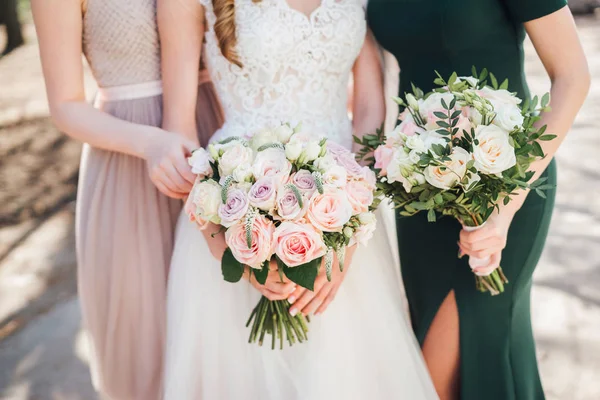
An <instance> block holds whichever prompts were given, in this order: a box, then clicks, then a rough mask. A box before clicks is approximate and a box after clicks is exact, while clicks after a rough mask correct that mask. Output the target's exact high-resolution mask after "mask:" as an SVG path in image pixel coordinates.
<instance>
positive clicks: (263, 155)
mask: <svg viewBox="0 0 600 400" xmlns="http://www.w3.org/2000/svg"><path fill="white" fill-rule="evenodd" d="M291 170H292V164H291V163H290V162H289V160H288V159H287V158H286V156H285V151H283V150H282V149H278V148H268V149H266V150H263V151H261V152H259V153H258V154H257V155H256V158H255V159H254V164H253V165H252V173H253V174H254V177H255V178H256V179H260V178H262V177H265V176H269V177H273V178H275V179H277V180H278V181H279V182H284V181H285V180H287V178H288V177H289V175H290V172H291Z"/></svg>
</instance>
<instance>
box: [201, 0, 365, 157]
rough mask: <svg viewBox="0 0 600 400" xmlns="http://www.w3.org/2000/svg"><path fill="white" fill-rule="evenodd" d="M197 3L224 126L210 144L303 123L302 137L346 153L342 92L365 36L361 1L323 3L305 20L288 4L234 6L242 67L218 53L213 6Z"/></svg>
mask: <svg viewBox="0 0 600 400" xmlns="http://www.w3.org/2000/svg"><path fill="white" fill-rule="evenodd" d="M200 2H201V3H202V4H203V5H204V6H205V10H206V20H207V22H208V31H207V33H206V48H205V52H206V60H207V65H208V69H209V71H210V74H211V78H212V80H213V83H214V84H215V86H216V89H217V92H218V94H219V97H220V100H221V104H222V106H223V109H224V112H225V121H226V122H225V125H224V126H223V128H221V129H220V130H219V131H218V132H217V133H216V134H215V135H214V136H213V140H220V139H223V138H225V137H229V136H245V135H249V134H252V133H253V132H255V131H257V130H260V129H263V128H266V127H269V126H273V125H276V124H279V123H281V122H292V123H296V122H302V125H303V127H304V128H305V131H306V130H310V131H311V132H314V133H315V134H318V135H320V136H326V137H328V138H331V139H333V140H336V141H338V142H339V143H341V144H344V145H346V146H350V144H351V141H352V135H351V132H352V127H351V123H350V120H349V118H348V113H347V88H348V80H349V76H350V71H351V69H352V66H353V64H354V61H355V59H356V57H357V56H358V54H359V52H360V49H361V48H362V44H363V41H364V38H365V34H366V22H365V15H364V9H363V6H362V4H363V1H362V0H322V3H321V5H320V6H319V7H318V8H317V9H316V10H315V11H314V12H313V13H312V14H311V15H310V16H306V15H305V14H303V13H302V12H300V11H298V10H295V9H294V8H292V7H291V6H290V5H289V4H288V3H287V0H262V1H261V2H258V3H254V2H252V1H251V0H236V1H235V7H236V9H235V12H236V24H237V38H238V44H237V52H238V55H239V58H240V61H241V62H242V64H243V68H240V67H238V66H236V65H234V64H232V63H230V62H229V61H228V60H227V59H226V58H225V57H223V55H222V54H221V51H220V49H219V45H218V40H217V38H216V36H215V34H214V31H213V25H214V23H215V19H216V18H215V15H214V13H213V11H212V2H211V1H210V0H200Z"/></svg>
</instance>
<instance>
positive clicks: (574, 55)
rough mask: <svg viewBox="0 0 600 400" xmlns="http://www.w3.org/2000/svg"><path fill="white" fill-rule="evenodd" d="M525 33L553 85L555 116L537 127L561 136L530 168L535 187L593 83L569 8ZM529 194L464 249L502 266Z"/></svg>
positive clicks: (467, 238)
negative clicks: (502, 256)
mask: <svg viewBox="0 0 600 400" xmlns="http://www.w3.org/2000/svg"><path fill="white" fill-rule="evenodd" d="M525 28H526V29H527V33H528V34H529V37H530V38H531V41H532V42H533V45H534V46H535V49H536V51H537V53H538V55H539V56H540V59H541V60H542V62H543V64H544V67H545V68H546V71H547V72H548V75H549V76H550V79H551V82H552V88H551V91H550V94H551V99H552V100H551V107H552V111H550V112H547V113H544V114H543V116H542V119H541V121H540V122H539V125H540V126H542V125H547V126H548V128H547V130H546V132H548V133H550V134H554V135H556V136H557V137H556V139H554V140H551V141H548V142H541V143H540V144H541V145H542V149H543V150H544V152H545V153H546V157H545V158H544V159H542V160H538V161H536V162H535V163H533V164H532V166H531V169H532V170H533V171H535V175H534V177H533V179H532V182H533V181H534V180H536V179H537V178H539V177H540V175H541V174H542V173H543V172H544V170H545V169H546V167H547V166H548V164H549V163H550V161H551V160H552V157H554V155H555V154H556V151H557V150H558V148H559V146H560V145H561V143H562V142H563V140H564V139H565V137H566V136H567V133H568V131H569V130H570V129H571V125H572V124H573V121H574V120H575V117H576V116H577V113H578V112H579V109H580V108H581V106H582V104H583V101H584V100H585V98H586V96H587V93H588V90H589V87H590V80H591V78H590V72H589V69H588V65H587V60H586V57H585V54H584V52H583V48H582V47H581V43H580V41H579V37H578V36H577V29H576V27H575V21H574V20H573V16H572V15H571V11H570V10H569V8H568V7H564V8H562V9H560V10H558V11H556V12H554V13H552V14H550V15H547V16H545V17H542V18H539V19H536V20H533V21H530V22H527V23H525ZM527 194H528V191H527V190H522V191H520V192H519V193H518V195H516V196H513V197H512V201H511V202H510V203H508V204H507V205H506V206H501V207H500V212H499V213H497V214H495V215H494V216H493V217H492V221H491V222H492V223H491V224H488V225H489V226H488V225H486V227H484V228H483V229H480V230H478V231H475V232H466V231H462V232H461V246H462V248H463V250H464V251H465V252H466V253H467V254H471V255H475V256H477V257H480V258H485V257H487V256H494V258H495V260H497V261H498V262H499V253H500V252H501V250H502V249H503V248H504V247H505V246H506V236H507V234H508V228H509V227H510V224H511V222H512V219H513V217H514V215H515V213H516V212H517V211H518V210H519V209H520V208H521V206H522V205H523V203H524V202H525V199H526V197H527Z"/></svg>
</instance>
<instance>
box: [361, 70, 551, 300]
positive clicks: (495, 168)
mask: <svg viewBox="0 0 600 400" xmlns="http://www.w3.org/2000/svg"><path fill="white" fill-rule="evenodd" d="M488 79H489V80H490V82H491V86H488V85H487V80H488ZM435 84H436V85H437V86H439V88H438V89H436V90H435V91H434V92H432V93H429V94H428V95H426V96H425V95H424V93H423V92H422V91H420V90H419V89H417V88H415V87H414V86H413V93H412V94H407V95H406V102H405V101H404V100H402V99H399V98H398V99H395V100H396V102H397V103H398V104H400V105H401V106H404V107H405V110H404V111H403V113H402V114H401V115H400V120H401V121H402V122H401V124H400V125H398V126H397V127H396V129H395V130H394V131H393V132H390V133H388V134H387V135H384V134H383V133H382V131H378V132H377V133H376V134H374V135H366V136H365V137H363V138H362V139H358V138H355V141H357V142H358V143H359V144H362V145H363V146H364V147H363V149H362V150H361V152H360V154H359V155H360V156H362V157H365V156H366V155H367V154H369V153H374V156H373V157H370V158H369V159H368V160H369V161H370V162H371V163H372V165H373V167H374V169H375V171H376V172H377V173H378V175H379V177H380V182H379V183H378V185H377V186H378V190H379V192H380V193H381V194H383V195H385V196H387V197H389V198H390V199H392V200H393V202H394V203H395V204H396V207H397V208H399V209H400V214H401V215H403V216H411V215H414V214H416V213H418V212H420V211H426V212H427V217H428V220H429V221H430V222H435V220H436V216H437V214H442V215H449V216H452V217H454V218H456V219H458V220H459V221H460V222H461V223H462V224H463V226H464V227H465V229H472V230H475V229H478V228H480V227H482V226H483V225H484V224H485V222H486V221H487V219H488V218H489V217H490V216H491V214H492V213H493V212H494V209H497V208H498V206H499V204H500V202H503V203H504V204H507V203H508V202H509V201H510V200H511V197H510V196H511V195H513V194H515V192H516V191H517V190H519V189H526V188H528V189H532V190H535V191H536V192H537V193H538V194H539V195H540V196H542V197H544V196H545V195H544V192H543V190H545V189H549V188H551V187H552V186H551V185H545V184H544V181H545V178H544V179H538V180H537V181H535V182H533V183H529V181H530V180H531V179H532V177H533V175H534V172H533V171H529V168H530V165H531V163H532V162H533V161H535V160H536V159H538V158H541V157H544V152H543V151H542V148H541V146H540V144H539V141H540V140H552V139H554V138H555V136H554V135H548V134H544V132H545V130H546V127H542V128H540V129H538V128H536V127H534V124H535V123H536V122H537V121H539V120H540V116H539V114H540V112H541V111H545V110H547V109H548V103H549V100H550V98H549V95H548V94H546V95H544V96H543V97H542V99H541V102H540V101H539V99H538V98H537V97H535V98H533V100H532V101H526V102H524V103H523V102H522V101H521V99H519V98H518V97H517V96H516V95H515V94H514V93H510V92H508V91H507V90H506V88H507V87H508V81H504V82H503V83H502V84H501V85H498V82H497V80H496V78H495V77H494V75H493V74H488V72H487V71H486V70H483V71H482V73H481V74H479V75H478V74H477V71H476V70H475V68H473V76H472V77H457V75H456V74H453V75H452V76H451V77H450V78H449V79H448V81H446V80H444V79H443V78H442V77H441V76H439V74H438V78H437V79H436V80H435ZM538 103H540V104H539V105H538ZM488 263H489V259H483V260H482V259H476V258H474V257H471V258H470V260H469V265H470V266H471V268H472V270H473V272H474V273H475V275H476V285H477V288H478V290H480V291H482V292H486V291H488V292H490V293H491V294H492V295H496V294H499V293H501V292H503V291H504V285H505V284H506V283H508V281H507V279H506V277H505V276H504V274H503V272H502V268H500V267H498V268H497V269H494V270H492V271H490V270H489V268H486V267H487V266H488Z"/></svg>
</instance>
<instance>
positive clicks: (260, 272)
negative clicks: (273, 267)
mask: <svg viewBox="0 0 600 400" xmlns="http://www.w3.org/2000/svg"><path fill="white" fill-rule="evenodd" d="M251 270H252V272H253V273H254V277H255V278H256V281H257V282H258V283H260V284H261V285H264V284H265V282H266V281H267V276H269V260H267V261H265V262H264V263H263V265H262V268H261V269H252V268H251Z"/></svg>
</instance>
